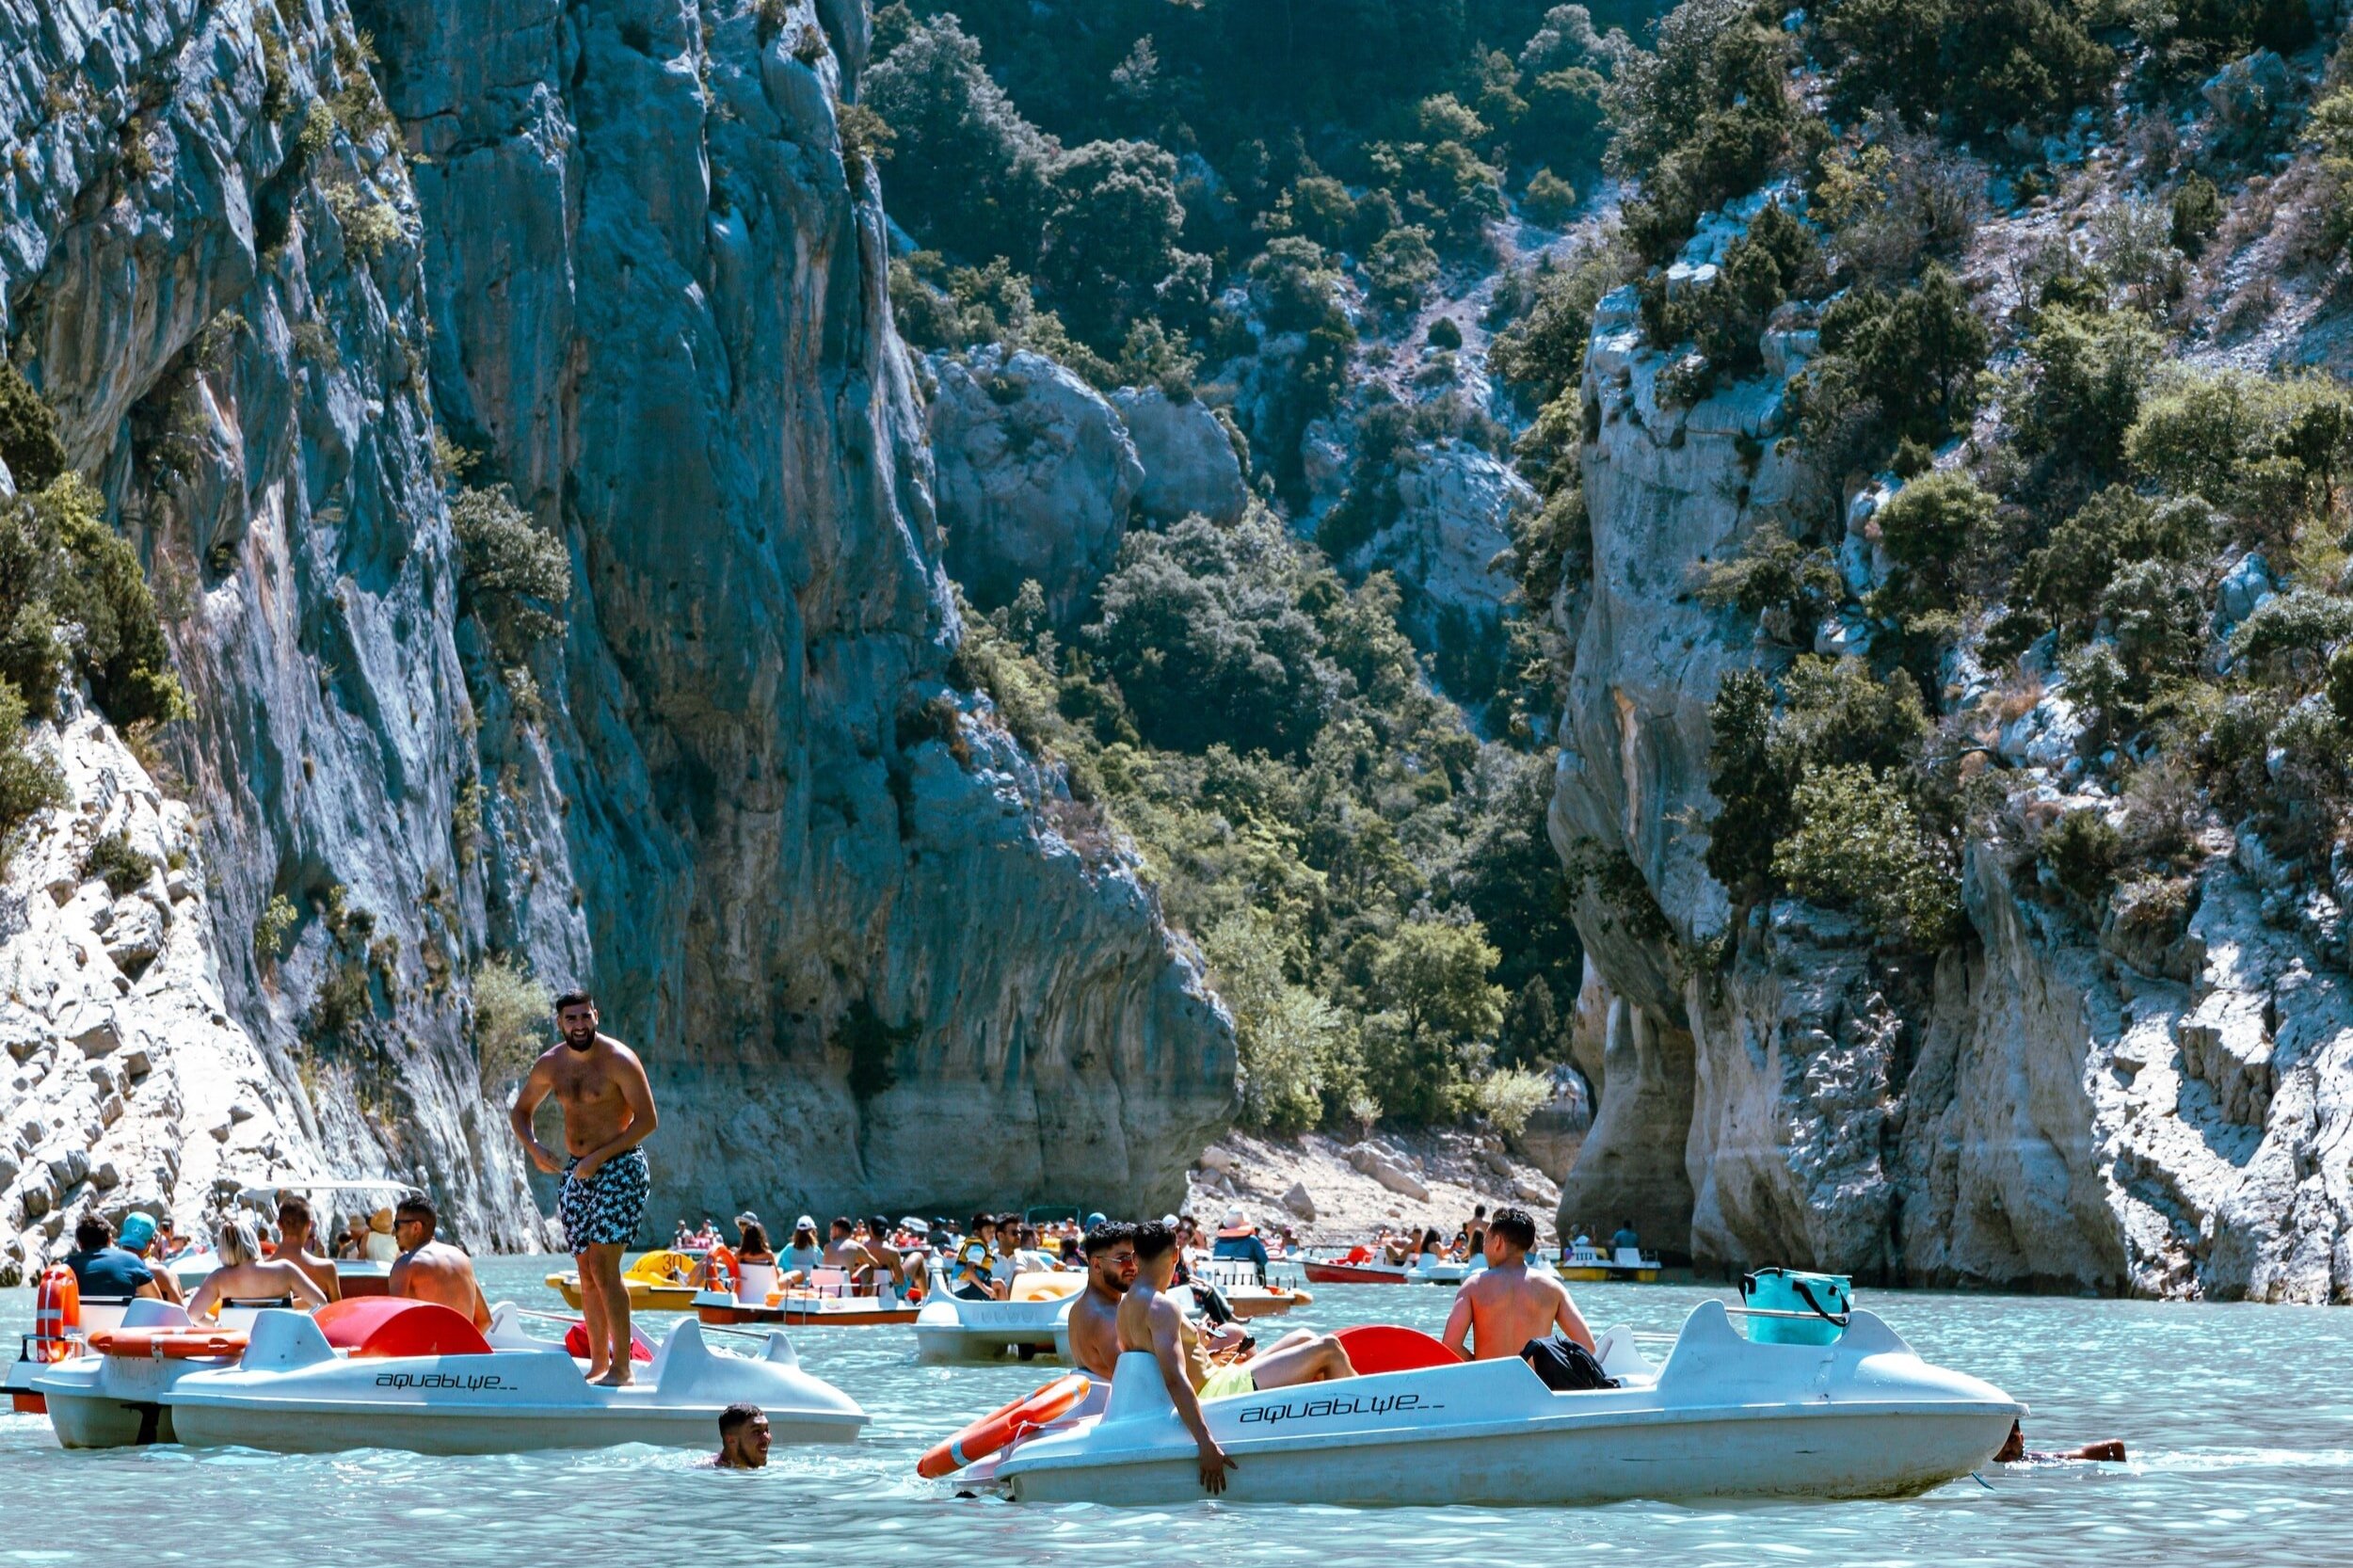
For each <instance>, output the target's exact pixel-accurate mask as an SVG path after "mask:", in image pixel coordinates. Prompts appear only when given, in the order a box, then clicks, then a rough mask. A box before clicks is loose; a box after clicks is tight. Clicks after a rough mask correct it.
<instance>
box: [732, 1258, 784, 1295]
mask: <svg viewBox="0 0 2353 1568" xmlns="http://www.w3.org/2000/svg"><path fill="white" fill-rule="evenodd" d="M776 1277H777V1269H776V1265H775V1264H773V1263H744V1264H740V1265H738V1266H737V1268H736V1281H735V1299H736V1300H737V1301H739V1302H753V1303H760V1302H765V1301H766V1300H767V1299H768V1293H769V1292H770V1291H772V1290H774V1289H775V1288H776Z"/></svg>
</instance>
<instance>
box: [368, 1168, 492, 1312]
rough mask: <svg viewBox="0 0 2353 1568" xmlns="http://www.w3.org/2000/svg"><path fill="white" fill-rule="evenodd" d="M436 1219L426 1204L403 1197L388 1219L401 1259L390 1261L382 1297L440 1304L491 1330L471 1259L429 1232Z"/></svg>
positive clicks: (428, 1201) (438, 1222)
mask: <svg viewBox="0 0 2353 1568" xmlns="http://www.w3.org/2000/svg"><path fill="white" fill-rule="evenodd" d="M440 1223H441V1217H440V1214H439V1213H437V1212H436V1211H435V1210H434V1208H433V1205H432V1203H431V1201H430V1200H428V1199H425V1198H422V1197H417V1198H403V1199H401V1200H400V1208H399V1209H398V1211H397V1212H395V1213H394V1215H393V1216H392V1234H393V1235H394V1236H395V1237H396V1238H398V1239H399V1241H400V1249H401V1251H400V1256H399V1257H397V1258H395V1259H394V1260H393V1262H392V1278H391V1279H390V1280H388V1281H386V1282H385V1293H386V1294H387V1295H393V1296H408V1297H409V1298H411V1299H413V1300H416V1301H421V1302H439V1303H440V1304H442V1305H443V1306H446V1307H448V1308H449V1309H450V1310H452V1311H453V1312H458V1313H462V1314H464V1315H465V1316H466V1317H468V1318H471V1319H472V1320H473V1326H474V1327H476V1328H478V1329H484V1330H487V1329H488V1328H489V1326H490V1304H489V1303H488V1302H487V1301H485V1300H483V1298H482V1285H481V1282H480V1281H478V1280H476V1279H475V1278H474V1275H473V1259H472V1258H470V1257H468V1256H466V1255H465V1254H464V1253H462V1252H460V1251H459V1250H458V1249H457V1248H456V1247H453V1246H451V1245H450V1244H449V1243H448V1242H447V1241H436V1240H434V1239H433V1232H434V1231H435V1229H436V1228H438V1227H439V1226H440Z"/></svg>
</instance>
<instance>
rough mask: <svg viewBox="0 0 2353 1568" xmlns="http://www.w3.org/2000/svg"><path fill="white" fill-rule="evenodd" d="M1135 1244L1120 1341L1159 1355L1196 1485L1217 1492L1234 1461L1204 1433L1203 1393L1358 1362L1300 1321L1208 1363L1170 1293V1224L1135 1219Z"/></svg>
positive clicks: (1349, 1370)
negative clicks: (1195, 1467) (1238, 1357)
mask: <svg viewBox="0 0 2353 1568" xmlns="http://www.w3.org/2000/svg"><path fill="white" fill-rule="evenodd" d="M1135 1247H1136V1282H1135V1283H1134V1284H1133V1285H1131V1286H1129V1287H1128V1293H1127V1295H1126V1296H1125V1297H1124V1298H1122V1299H1121V1301H1120V1304H1119V1318H1118V1330H1119V1348H1120V1350H1121V1352H1123V1353H1124V1352H1128V1351H1144V1352H1150V1354H1151V1356H1152V1358H1153V1359H1154V1360H1156V1361H1158V1362H1159V1363H1160V1381H1161V1382H1162V1383H1164V1384H1167V1386H1168V1397H1169V1399H1170V1400H1172V1401H1174V1402H1175V1404H1176V1406H1177V1416H1178V1418H1179V1419H1181V1420H1182V1421H1183V1422H1184V1423H1185V1427H1186V1430H1188V1431H1189V1432H1192V1433H1193V1442H1194V1444H1195V1446H1196V1447H1197V1448H1198V1449H1199V1452H1200V1456H1201V1485H1202V1488H1203V1489H1204V1490H1205V1491H1208V1492H1210V1493H1212V1494H1215V1493H1219V1492H1223V1491H1225V1472H1226V1471H1227V1470H1230V1469H1232V1468H1234V1462H1233V1460H1231V1459H1230V1458H1228V1457H1226V1453H1225V1449H1223V1448H1219V1447H1218V1445H1217V1441H1216V1439H1214V1438H1212V1437H1211V1436H1210V1435H1209V1423H1208V1421H1207V1419H1206V1418H1205V1417H1204V1416H1202V1414H1201V1401H1202V1400H1218V1399H1224V1398H1225V1397H1227V1396H1228V1395H1233V1394H1248V1393H1253V1392H1256V1391H1257V1390H1259V1389H1265V1388H1289V1387H1290V1386H1292V1385H1294V1384H1302V1383H1327V1382H1330V1381H1332V1380H1334V1379H1337V1378H1353V1377H1354V1376H1355V1375H1356V1368H1354V1367H1353V1366H1352V1365H1350V1363H1349V1359H1348V1348H1347V1347H1346V1346H1344V1345H1342V1344H1341V1343H1340V1342H1339V1340H1337V1338H1335V1337H1333V1336H1330V1335H1327V1334H1313V1333H1310V1332H1308V1331H1306V1330H1305V1329H1302V1330H1300V1331H1299V1332H1298V1333H1296V1334H1290V1335H1286V1336H1284V1337H1283V1338H1282V1339H1280V1340H1278V1341H1276V1342H1275V1343H1274V1344H1273V1346H1271V1347H1270V1348H1268V1349H1267V1350H1265V1351H1263V1352H1259V1353H1258V1354H1257V1355H1256V1356H1254V1357H1252V1358H1251V1359H1250V1360H1248V1361H1241V1362H1235V1363H1233V1364H1231V1365H1229V1366H1225V1367H1219V1368H1211V1367H1210V1365H1209V1352H1207V1351H1206V1350H1204V1349H1203V1347H1202V1343H1201V1331H1200V1330H1199V1329H1197V1328H1195V1327H1194V1326H1193V1320H1192V1319H1190V1318H1188V1317H1186V1316H1185V1312H1184V1309H1183V1308H1182V1307H1181V1306H1179V1305H1177V1297H1176V1296H1174V1295H1173V1294H1171V1292H1172V1291H1173V1289H1174V1288H1175V1287H1176V1283H1177V1232H1176V1230H1175V1229H1174V1228H1173V1227H1171V1226H1170V1225H1167V1224H1143V1225H1138V1226H1137V1227H1136V1233H1135ZM1073 1348H1074V1350H1075V1348H1076V1347H1075V1346H1074V1347H1073Z"/></svg>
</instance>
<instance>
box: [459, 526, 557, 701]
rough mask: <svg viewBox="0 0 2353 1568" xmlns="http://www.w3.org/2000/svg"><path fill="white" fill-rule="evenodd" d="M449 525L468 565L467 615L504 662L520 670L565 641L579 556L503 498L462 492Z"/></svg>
mask: <svg viewBox="0 0 2353 1568" xmlns="http://www.w3.org/2000/svg"><path fill="white" fill-rule="evenodd" d="M449 518H450V526H451V527H452V528H453V529H454V530H455V531H456V535H457V547H458V551H459V552H460V554H461V556H462V558H463V561H464V566H465V571H464V576H463V578H462V579H461V582H462V585H463V588H464V597H465V602H466V608H467V609H468V610H469V611H471V612H472V613H473V614H474V615H475V616H479V617H480V619H481V621H482V624H483V627H484V629H485V630H486V631H488V632H489V634H490V641H491V645H492V647H493V648H495V649H496V650H497V653H498V657H499V660H500V662H501V663H502V664H509V665H513V664H522V663H523V662H524V661H525V660H526V659H528V658H529V657H530V655H531V650H532V649H533V648H536V647H538V646H539V645H540V644H541V643H543V642H546V641H548V640H549V639H550V638H552V637H557V636H561V635H562V634H563V632H564V617H563V615H562V610H563V606H564V601H565V600H566V599H567V598H568V597H569V596H570V593H571V582H572V560H571V556H570V554H569V553H568V552H566V550H565V549H564V543H563V541H562V540H561V539H558V538H556V537H555V536H553V535H552V534H549V533H547V532H546V531H545V530H543V529H541V528H540V527H539V526H538V524H536V523H535V522H533V521H532V520H531V519H529V518H528V517H525V516H524V515H523V511H522V508H520V506H517V505H516V504H514V503H513V502H512V501H510V500H508V499H507V498H506V496H505V495H504V493H503V492H500V491H496V490H477V489H461V490H459V491H458V492H457V494H456V496H455V497H453V498H452V499H451V501H450V507H449Z"/></svg>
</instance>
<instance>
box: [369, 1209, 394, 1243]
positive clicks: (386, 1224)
mask: <svg viewBox="0 0 2353 1568" xmlns="http://www.w3.org/2000/svg"><path fill="white" fill-rule="evenodd" d="M368 1228H369V1229H370V1230H380V1231H382V1232H383V1233H384V1234H385V1235H387V1236H390V1235H391V1234H392V1210H391V1209H390V1208H379V1209H377V1210H376V1212H375V1213H373V1214H371V1215H369V1216H368Z"/></svg>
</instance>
